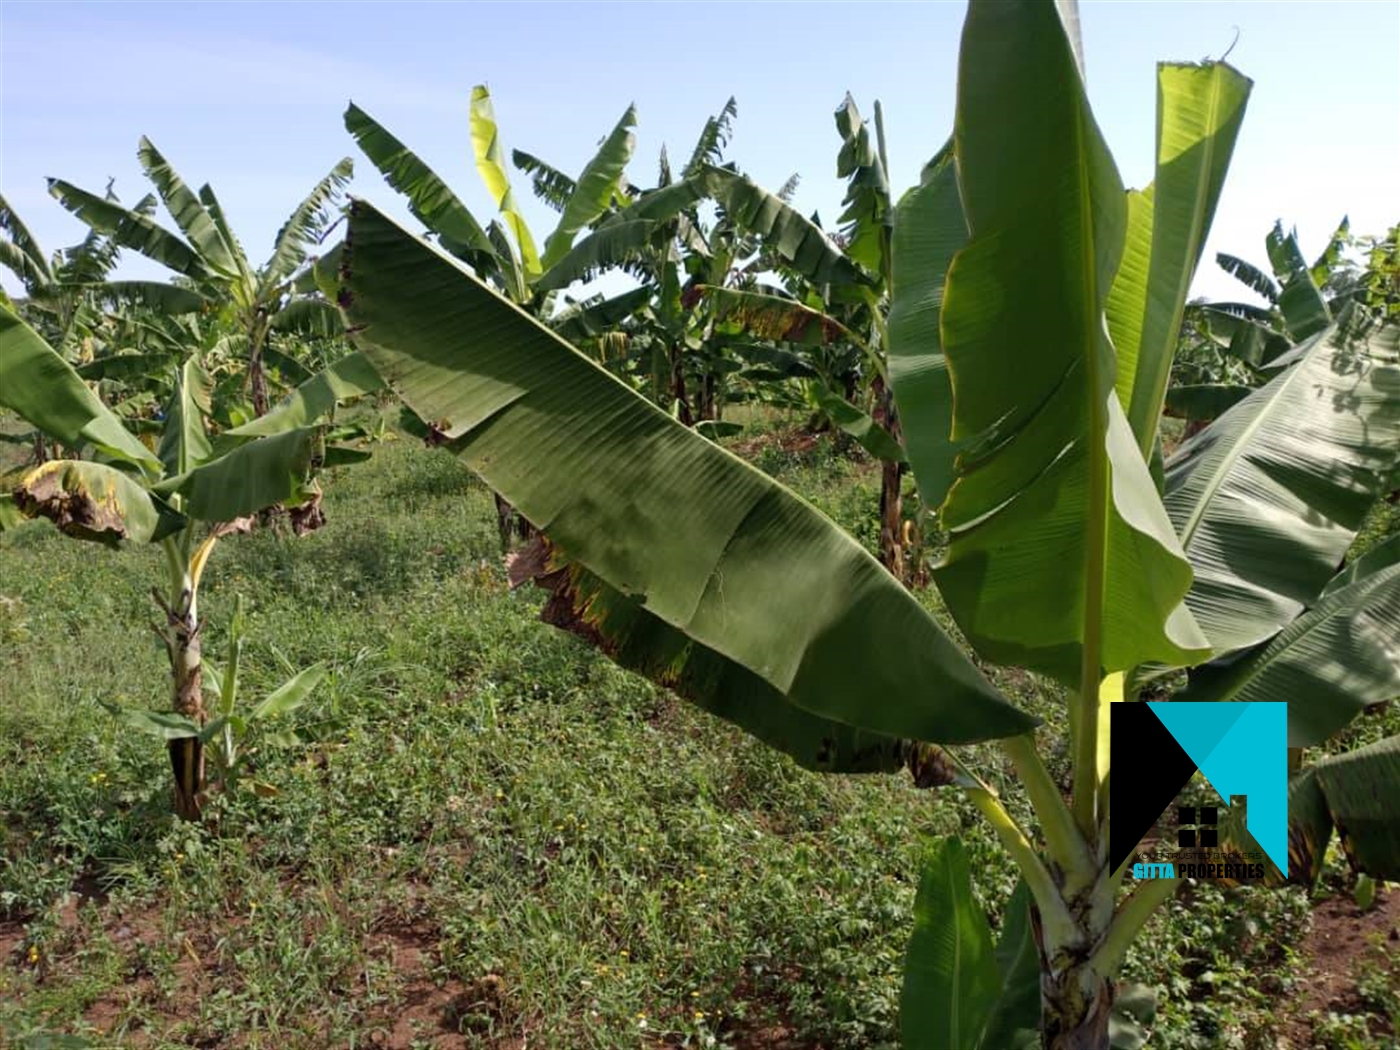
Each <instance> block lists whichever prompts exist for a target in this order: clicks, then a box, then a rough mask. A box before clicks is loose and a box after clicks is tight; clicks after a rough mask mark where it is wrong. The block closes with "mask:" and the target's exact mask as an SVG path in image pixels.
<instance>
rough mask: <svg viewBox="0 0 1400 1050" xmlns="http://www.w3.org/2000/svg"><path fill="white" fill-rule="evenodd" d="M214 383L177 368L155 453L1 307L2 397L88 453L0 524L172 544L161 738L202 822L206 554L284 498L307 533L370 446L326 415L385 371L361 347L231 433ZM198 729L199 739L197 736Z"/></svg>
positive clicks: (43, 475) (190, 366)
mask: <svg viewBox="0 0 1400 1050" xmlns="http://www.w3.org/2000/svg"><path fill="white" fill-rule="evenodd" d="M357 362H358V364H359V371H358V373H357V372H356V369H355V366H356V363H357ZM211 385H212V384H211V382H210V379H209V376H208V374H207V373H206V371H205V369H204V367H203V366H202V364H201V363H200V361H199V359H198V357H195V356H191V357H188V358H186V359H185V360H184V361H183V362H181V363H180V364H179V365H178V367H177V368H176V370H175V374H174V377H173V380H172V387H171V389H172V393H171V396H170V399H169V401H168V403H167V404H166V406H165V423H164V427H163V429H162V432H161V434H160V436H159V443H158V444H157V443H155V442H152V444H155V448H154V450H152V449H151V448H149V447H148V446H147V445H146V444H144V443H143V442H142V441H141V440H140V439H139V438H138V437H137V436H136V435H135V434H133V433H132V432H131V431H130V430H128V429H127V428H126V427H125V426H124V425H123V423H122V420H121V418H120V417H119V416H118V415H117V414H116V413H115V412H114V411H112V409H111V408H109V407H108V406H107V405H105V404H103V403H102V401H101V400H99V399H98V397H97V396H96V395H95V394H93V393H92V391H91V390H90V389H89V388H88V386H87V384H86V383H85V382H84V381H83V379H82V377H81V376H79V375H78V373H77V372H76V371H75V370H74V369H73V367H72V366H71V365H69V364H68V362H66V361H65V360H64V359H63V358H62V357H61V356H60V355H59V353H58V352H57V351H56V350H54V349H53V347H51V346H49V345H48V343H46V342H45V341H44V340H43V338H41V337H40V336H39V334H38V333H37V332H35V331H34V329H32V328H30V327H29V326H28V325H27V324H25V323H24V322H23V321H22V320H20V318H19V317H18V316H17V315H16V314H14V313H13V312H11V311H9V310H6V309H0V406H4V407H6V408H9V409H11V410H13V411H15V412H17V413H18V414H19V415H20V416H21V417H23V418H24V419H26V420H28V421H29V422H30V423H31V424H33V425H34V426H35V427H36V428H38V429H39V430H40V431H42V432H43V433H45V434H47V435H48V436H49V437H50V438H52V439H53V440H54V441H57V442H59V443H60V444H62V445H63V446H65V447H66V448H68V449H71V450H75V451H78V452H81V453H82V454H83V455H85V456H86V457H87V458H84V459H57V460H51V461H49V462H47V463H44V464H42V465H40V466H38V467H36V468H34V469H33V470H31V471H29V472H28V473H26V474H25V475H23V476H22V477H21V479H20V481H19V484H18V486H17V487H16V488H15V489H14V491H13V492H12V493H10V494H7V495H5V496H3V497H0V527H8V526H11V525H13V524H14V523H16V522H17V521H20V520H23V519H24V518H41V517H42V518H48V519H49V520H51V521H52V522H53V523H54V524H55V525H56V526H57V527H58V528H59V530H60V531H61V532H63V533H64V534H66V535H68V536H72V537H74V538H76V539H82V540H89V541H95V542H98V543H102V544H104V545H106V546H111V547H116V546H120V545H122V544H124V543H153V544H158V545H159V546H160V547H161V549H162V550H163V552H164V554H165V570H166V571H165V579H164V581H163V586H158V587H154V588H152V594H153V596H154V598H155V601H156V603H157V605H159V607H160V609H161V612H162V619H161V622H160V623H158V624H157V625H156V627H155V629H156V632H157V634H159V636H160V637H161V639H162V641H163V642H164V645H165V651H166V657H167V659H168V661H169V663H170V670H171V694H170V708H171V717H170V719H169V725H168V726H167V729H166V731H165V732H164V735H165V736H166V737H167V738H168V739H169V745H168V746H169V751H170V760H171V766H172V771H173V773H174V780H175V788H174V808H175V812H176V813H177V814H178V815H179V816H181V817H183V818H185V819H188V820H197V819H198V818H199V816H200V813H201V810H202V807H203V805H204V801H205V794H206V790H207V780H206V772H205V754H204V745H205V743H206V741H205V740H204V739H203V738H202V735H201V734H202V731H203V730H204V728H205V726H206V723H207V722H208V717H209V712H208V709H207V708H206V706H205V703H204V695H203V694H204V688H203V681H202V680H203V673H204V659H203V655H202V649H203V639H202V629H203V624H204V621H203V619H202V617H201V615H200V607H199V597H200V590H199V589H200V582H201V580H202V578H203V574H204V570H205V568H206V566H207V565H208V563H209V558H210V556H211V554H212V553H213V551H214V548H215V546H216V544H217V543H218V541H219V540H220V539H221V538H223V537H225V536H228V535H230V534H233V533H236V532H239V531H243V530H246V528H247V527H248V524H249V522H248V518H249V516H250V515H253V514H256V513H258V512H259V511H261V510H263V509H265V508H267V507H270V506H272V505H274V504H277V503H284V504H287V505H288V506H290V507H291V512H290V513H291V517H292V522H293V526H294V527H295V528H296V529H297V530H298V531H299V532H300V531H304V530H305V529H306V528H308V527H312V526H314V525H315V524H317V523H318V522H319V510H318V505H319V489H318V488H317V486H316V483H315V474H316V472H317V470H318V469H320V468H321V467H322V466H325V465H329V464H335V463H342V462H353V461H355V460H358V459H362V458H364V456H365V453H362V452H360V451H359V450H356V449H353V448H348V447H338V446H336V445H335V444H333V442H334V441H335V440H337V438H338V437H339V435H338V434H337V433H336V432H335V431H332V430H328V428H327V427H326V426H324V425H320V424H318V422H317V420H318V419H319V418H320V417H321V416H322V415H324V414H325V412H326V411H327V410H328V408H329V407H330V406H331V405H333V404H334V402H335V400H336V399H337V398H342V397H347V396H353V395H354V394H358V393H361V392H366V391H368V390H372V389H374V388H376V387H377V386H378V385H379V380H378V376H377V375H375V373H374V372H373V370H372V369H369V368H368V367H367V366H366V365H365V364H364V362H363V360H362V359H360V358H359V357H358V355H352V357H351V358H349V359H346V360H344V361H342V362H338V363H337V365H336V366H334V367H333V369H332V370H329V371H328V372H327V373H323V374H321V375H319V376H317V377H314V378H313V379H312V380H310V381H308V382H307V383H306V384H303V386H302V387H301V388H299V389H298V390H297V391H295V392H294V393H293V396H292V397H290V398H289V399H288V400H287V401H286V402H285V403H284V404H282V405H280V406H278V409H277V410H276V411H275V412H273V413H270V414H269V415H267V416H264V417H262V418H261V419H260V420H258V421H256V422H255V423H254V424H252V425H250V426H249V427H246V428H243V429H242V430H232V431H224V432H222V433H217V432H214V430H213V428H212V427H211V426H210V422H209V415H210V411H211V404H210V394H211ZM190 726H197V727H199V728H200V731H201V734H197V735H191V734H190V733H189V732H188V728H189V727H190Z"/></svg>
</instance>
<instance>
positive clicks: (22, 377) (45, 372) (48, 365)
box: [0, 309, 160, 473]
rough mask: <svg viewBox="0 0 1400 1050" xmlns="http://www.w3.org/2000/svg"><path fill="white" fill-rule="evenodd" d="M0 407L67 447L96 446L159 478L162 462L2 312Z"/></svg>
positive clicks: (13, 318) (63, 363) (69, 367)
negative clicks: (17, 414) (15, 414)
mask: <svg viewBox="0 0 1400 1050" xmlns="http://www.w3.org/2000/svg"><path fill="white" fill-rule="evenodd" d="M0 405H4V406H5V407H6V408H10V409H13V410H14V411H16V412H18V413H19V414H20V415H21V416H23V417H24V418H25V419H27V420H28V421H29V422H30V423H32V424H34V426H36V427H38V428H39V429H40V430H42V431H43V432H44V433H45V434H47V435H49V436H50V437H52V438H57V439H58V440H59V441H60V442H62V443H63V444H64V445H68V446H70V447H72V448H81V447H82V446H84V445H86V444H89V443H90V444H92V445H94V446H95V447H97V448H98V449H100V450H101V451H103V452H105V453H106V454H108V455H110V456H115V457H118V458H120V459H123V460H126V461H127V462H128V463H132V464H135V465H137V466H140V467H142V468H144V469H146V470H149V471H152V472H156V473H158V472H159V471H160V461H159V460H158V459H157V458H156V457H155V456H153V455H152V454H151V452H150V450H149V449H147V448H146V446H145V445H143V444H141V442H140V441H138V440H137V439H136V438H135V437H134V436H133V435H132V434H131V433H130V432H129V431H128V430H127V429H126V428H125V427H123V426H122V424H121V421H120V420H119V419H118V418H117V417H116V415H115V414H114V413H113V412H112V410H111V409H109V408H108V407H107V406H106V405H104V404H103V403H102V402H101V401H99V400H98V398H97V395H95V394H94V393H93V392H92V391H91V390H89V389H88V388H87V384H86V383H84V382H83V380H82V378H81V377H80V376H79V375H78V373H77V372H75V371H73V366H72V365H70V364H69V363H68V362H67V361H65V360H63V358H61V357H60V356H59V355H58V354H57V353H56V352H55V351H54V349H53V348H52V347H50V346H49V344H48V343H46V342H44V340H43V339H42V338H41V337H40V336H39V334H38V333H37V332H35V331H34V329H32V328H30V327H29V326H28V325H27V324H25V323H24V322H23V321H21V320H20V319H19V317H17V316H16V315H15V314H13V313H11V312H10V311H8V310H4V309H0Z"/></svg>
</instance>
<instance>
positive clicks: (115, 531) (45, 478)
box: [13, 459, 183, 546]
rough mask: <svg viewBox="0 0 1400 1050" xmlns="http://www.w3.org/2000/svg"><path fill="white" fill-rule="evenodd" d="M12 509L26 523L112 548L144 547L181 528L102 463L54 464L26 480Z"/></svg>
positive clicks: (148, 497)
mask: <svg viewBox="0 0 1400 1050" xmlns="http://www.w3.org/2000/svg"><path fill="white" fill-rule="evenodd" d="M13 496H14V503H15V506H16V508H17V509H18V510H19V511H20V513H22V514H24V515H25V517H29V518H48V519H49V520H50V521H52V522H53V523H54V524H55V525H57V526H58V529H59V531H60V532H63V533H65V534H67V535H69V536H73V537H75V538H77V539H80V540H96V541H97V542H99V543H105V544H107V545H108V546H116V545H117V544H118V543H120V542H121V541H122V540H130V541H131V542H133V543H148V542H150V541H152V540H158V539H161V538H163V537H164V536H167V535H169V534H170V533H171V532H174V531H175V530H176V529H177V528H178V527H179V526H180V525H181V524H183V522H182V521H181V520H180V518H179V516H178V515H176V514H174V513H172V512H171V511H170V509H169V508H168V507H166V506H165V505H164V504H163V503H160V502H157V500H155V499H154V498H153V497H152V495H151V493H150V492H148V491H147V490H146V489H145V488H144V487H143V486H142V485H141V484H140V483H139V482H137V481H134V480H132V479H131V478H130V477H129V476H127V475H126V474H123V473H122V472H121V471H119V470H116V469H114V468H112V467H109V466H107V465H106V464H104V463H91V462H89V461H87V460H81V459H54V460H50V461H49V462H47V463H44V464H42V465H40V466H38V467H35V468H34V469H33V470H31V471H30V472H29V473H28V474H26V475H24V477H23V479H22V480H21V481H20V483H19V486H18V487H17V488H16V489H15V491H14V493H13Z"/></svg>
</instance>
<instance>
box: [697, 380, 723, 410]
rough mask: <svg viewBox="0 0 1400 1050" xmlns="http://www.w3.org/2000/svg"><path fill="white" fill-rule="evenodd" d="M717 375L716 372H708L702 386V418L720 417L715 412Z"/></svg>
mask: <svg viewBox="0 0 1400 1050" xmlns="http://www.w3.org/2000/svg"><path fill="white" fill-rule="evenodd" d="M715 386H716V383H715V377H714V373H712V372H707V373H706V374H705V378H704V380H703V382H702V384H701V386H700V418H701V419H718V418H719V416H718V415H717V414H716V412H715Z"/></svg>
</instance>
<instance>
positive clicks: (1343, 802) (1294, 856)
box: [1288, 736, 1400, 881]
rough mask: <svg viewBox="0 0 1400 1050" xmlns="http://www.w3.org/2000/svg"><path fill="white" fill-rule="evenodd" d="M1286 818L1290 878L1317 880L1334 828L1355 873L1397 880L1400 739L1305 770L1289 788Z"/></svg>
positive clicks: (1399, 861) (1399, 875)
mask: <svg viewBox="0 0 1400 1050" xmlns="http://www.w3.org/2000/svg"><path fill="white" fill-rule="evenodd" d="M1288 815H1289V835H1288V838H1289V843H1288V856H1289V875H1290V876H1292V877H1295V878H1296V877H1297V876H1298V874H1299V873H1301V874H1302V876H1303V877H1304V878H1306V879H1307V880H1308V881H1312V880H1314V879H1316V878H1317V876H1318V873H1319V871H1320V869H1321V867H1322V859H1323V856H1324V855H1325V854H1326V852H1327V843H1328V841H1329V840H1330V839H1331V837H1332V829H1333V828H1334V827H1335V828H1336V829H1337V834H1338V836H1339V837H1340V839H1341V843H1342V850H1343V851H1344V852H1345V853H1346V856H1347V860H1348V861H1349V862H1350V863H1351V866H1352V867H1353V868H1354V869H1356V870H1357V871H1364V872H1366V873H1367V874H1369V875H1372V876H1374V877H1375V878H1378V879H1392V880H1394V879H1400V736H1392V737H1387V738H1386V739H1384V740H1379V741H1377V742H1376V743H1374V744H1371V745H1369V746H1368V747H1362V748H1357V749H1356V750H1355V751H1349V752H1347V753H1345V754H1341V755H1333V756H1331V757H1330V758H1325V759H1323V760H1322V761H1321V762H1319V763H1317V764H1316V765H1314V766H1310V767H1309V768H1307V769H1305V770H1304V771H1303V772H1302V773H1301V774H1299V775H1298V776H1297V777H1295V778H1294V780H1293V782H1292V783H1291V784H1290V785H1289V791H1288ZM1295 868H1296V869H1297V870H1296V872H1295Z"/></svg>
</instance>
